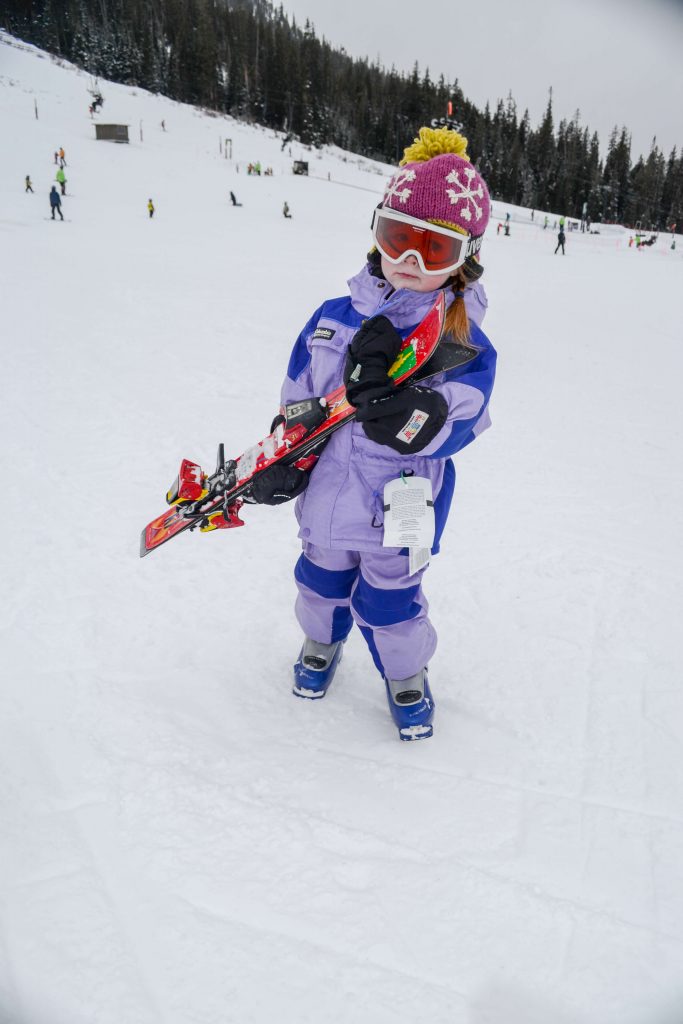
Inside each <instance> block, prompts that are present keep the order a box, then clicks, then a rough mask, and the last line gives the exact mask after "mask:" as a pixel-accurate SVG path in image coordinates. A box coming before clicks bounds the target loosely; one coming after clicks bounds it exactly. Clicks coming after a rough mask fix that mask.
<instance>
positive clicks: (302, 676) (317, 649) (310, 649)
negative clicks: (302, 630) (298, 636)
mask: <svg viewBox="0 0 683 1024" xmlns="http://www.w3.org/2000/svg"><path fill="white" fill-rule="evenodd" d="M343 647H344V641H343V640H338V641H337V642H336V643H334V644H319V643H318V642H317V641H316V640H310V639H309V638H308V637H306V639H305V640H304V645H303V647H302V648H301V653H300V654H299V657H298V660H297V662H296V665H295V666H294V686H293V688H292V693H293V694H295V695H296V696H297V697H304V698H306V699H307V700H316V699H318V698H320V697H324V696H325V694H326V693H327V688H328V686H329V685H330V683H331V682H332V680H333V679H334V673H335V672H336V671H337V665H338V664H339V662H340V661H341V656H342V649H343Z"/></svg>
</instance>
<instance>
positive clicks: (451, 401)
mask: <svg viewBox="0 0 683 1024" xmlns="http://www.w3.org/2000/svg"><path fill="white" fill-rule="evenodd" d="M348 284H349V290H350V294H349V295H347V296H344V297H342V298H337V299H329V300H328V301H326V302H324V303H323V304H322V306H320V307H319V309H317V310H316V311H315V313H314V314H313V316H312V317H311V319H310V320H309V321H308V323H307V324H306V326H305V327H304V329H303V331H302V332H301V334H300V335H299V337H298V339H297V341H296V343H295V345H294V348H293V350H292V354H291V356H290V360H289V366H288V369H287V376H286V378H285V381H284V384H283V386H282V394H281V400H282V403H283V404H284V403H286V402H295V401H297V400H299V399H301V398H310V397H312V396H313V395H324V394H327V393H328V392H329V391H332V390H333V389H334V388H336V387H338V386H339V385H340V384H341V383H342V382H343V375H344V362H345V358H346V350H347V348H348V346H349V343H350V342H351V339H352V338H353V336H354V334H355V333H356V331H357V330H358V329H359V328H360V326H361V324H362V322H363V320H366V319H368V317H372V316H375V315H377V314H380V313H381V314H383V315H384V316H386V317H388V318H389V320H391V322H392V324H393V325H394V327H395V328H396V329H397V331H398V332H399V333H400V334H401V335H402V336H403V337H405V336H406V335H407V334H409V333H410V331H411V330H412V329H413V328H414V327H415V326H416V325H417V324H418V323H419V322H420V321H421V320H422V319H423V317H424V316H425V315H426V313H427V312H428V311H429V309H430V308H431V306H432V304H433V302H434V299H435V297H436V296H435V292H414V291H408V290H407V289H404V288H402V289H400V290H398V291H394V289H393V288H392V287H391V285H390V284H389V283H388V281H385V280H384V278H381V277H376V276H374V275H373V274H372V273H371V271H370V266H369V265H367V266H365V267H364V268H363V270H361V272H360V273H359V274H357V275H356V276H355V277H353V278H351V280H350V281H349V282H348ZM446 294H447V298H448V297H450V299H451V301H452V291H451V290H450V289H448V290H447V293H446ZM486 305H487V303H486V294H485V292H484V289H483V287H482V286H481V285H480V284H479V283H476V284H474V285H469V286H468V287H467V288H466V290H465V307H466V309H467V313H468V316H469V319H470V328H471V338H470V341H471V344H472V345H473V346H474V347H475V348H477V349H478V350H479V355H478V356H477V357H476V358H475V359H474V360H472V362H470V363H467V364H466V365H464V366H460V367H456V368H455V369H454V370H448V371H446V372H444V373H440V374H437V375H436V376H434V377H432V378H430V379H429V380H428V381H425V382H424V386H427V387H430V388H434V389H435V390H436V391H439V392H440V393H441V394H442V395H443V396H444V398H445V399H446V401H447V402H448V408H449V413H448V419H447V421H446V423H445V424H444V426H443V428H442V429H441V430H440V431H439V433H438V434H437V435H436V437H434V438H433V439H432V441H431V442H430V443H429V445H427V447H426V448H424V449H423V450H422V451H421V452H419V453H418V454H415V455H402V454H399V453H398V452H395V451H394V450H393V449H392V448H389V447H388V446H387V445H380V444H377V443H376V442H374V441H371V440H370V439H369V438H368V437H366V435H365V432H364V430H363V427H362V426H361V424H360V423H355V422H352V423H348V424H346V425H345V426H343V427H340V429H339V430H337V432H336V433H334V434H333V435H332V436H331V438H330V440H329V443H328V445H327V447H326V448H325V449H324V451H323V453H322V455H321V456H320V459H319V460H318V462H317V464H316V466H315V468H314V469H313V471H312V473H311V478H310V482H309V484H308V487H307V488H306V490H305V491H304V492H303V494H302V495H301V496H300V497H299V498H298V499H297V503H296V516H297V519H298V521H299V537H300V538H301V539H302V540H304V541H308V542H310V543H312V544H315V545H317V546H319V547H323V548H335V549H339V548H341V549H345V550H347V551H375V550H377V549H378V548H381V547H382V537H383V504H384V502H383V495H384V486H385V484H387V483H388V482H389V481H390V480H392V479H395V478H396V477H398V476H400V474H401V471H402V470H404V471H406V470H413V472H414V474H415V475H416V476H424V477H428V478H429V479H430V480H431V483H432V490H433V495H434V512H435V521H436V534H435V538H434V545H433V547H432V553H434V554H436V552H437V551H438V550H439V541H440V538H441V533H442V531H443V528H444V525H445V523H446V519H447V517H448V512H449V509H450V505H451V499H452V497H453V489H454V487H455V467H454V465H453V462H452V460H451V459H450V457H449V456H451V455H453V454H454V453H455V452H458V451H460V450H461V449H462V448H464V447H465V446H466V445H468V444H469V443H470V442H471V441H473V440H474V438H475V437H477V436H478V435H479V434H480V433H481V432H482V431H483V430H485V429H486V428H487V427H488V426H490V419H489V414H488V401H489V397H490V395H491V390H492V388H493V381H494V376H495V366H496V352H495V349H494V348H493V346H492V345H491V343H490V341H489V340H488V338H487V337H486V335H485V334H484V332H483V331H482V330H481V328H480V327H479V324H480V323H481V321H482V320H483V317H484V313H485V312H486ZM386 550H387V551H392V552H394V553H395V552H396V551H398V549H397V548H387V549H386Z"/></svg>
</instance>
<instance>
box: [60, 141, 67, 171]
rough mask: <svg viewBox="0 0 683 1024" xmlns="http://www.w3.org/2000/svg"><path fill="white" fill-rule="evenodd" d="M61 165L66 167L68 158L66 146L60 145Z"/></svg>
mask: <svg viewBox="0 0 683 1024" xmlns="http://www.w3.org/2000/svg"><path fill="white" fill-rule="evenodd" d="M59 166H60V167H66V158H65V156H64V147H63V146H62V147H60V150H59Z"/></svg>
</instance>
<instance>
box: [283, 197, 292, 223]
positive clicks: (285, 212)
mask: <svg viewBox="0 0 683 1024" xmlns="http://www.w3.org/2000/svg"><path fill="white" fill-rule="evenodd" d="M282 216H283V217H286V218H287V220H291V218H292V215H291V213H290V212H289V203H288V202H287V200H285V204H284V206H283V207H282Z"/></svg>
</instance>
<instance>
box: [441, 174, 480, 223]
mask: <svg viewBox="0 0 683 1024" xmlns="http://www.w3.org/2000/svg"><path fill="white" fill-rule="evenodd" d="M462 170H463V173H464V174H465V177H466V178H467V181H466V182H465V183H464V184H463V182H462V181H461V180H460V172H459V171H458V170H455V169H454V170H452V171H451V172H450V174H448V175H447V176H446V181H449V182H450V183H451V184H452V185H457V186H458V188H459V189H460V191H459V192H456V191H455V189H452V188H447V189H446V192H447V193H448V195H449V196H450V200H451V203H453V204H456V203H459V202H460V201H461V200H463V201H464V207H463V209H461V210H458V211H457V212H458V213H459V215H460V216H461V217H462V219H463V220H465V221H467V222H468V223H469V221H471V220H472V212H473V211H474V219H475V221H477V220H481V218H482V216H483V214H484V209H483V207H482V206H480V205H479V204H478V203H477V199H483V198H484V189H483V187H482V184H481V181H480V182H479V184H478V185H477V187H476V188H472V179H473V178H476V176H477V172H476V171H475V169H474V167H463V168H462ZM470 204H471V206H472V209H470Z"/></svg>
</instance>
